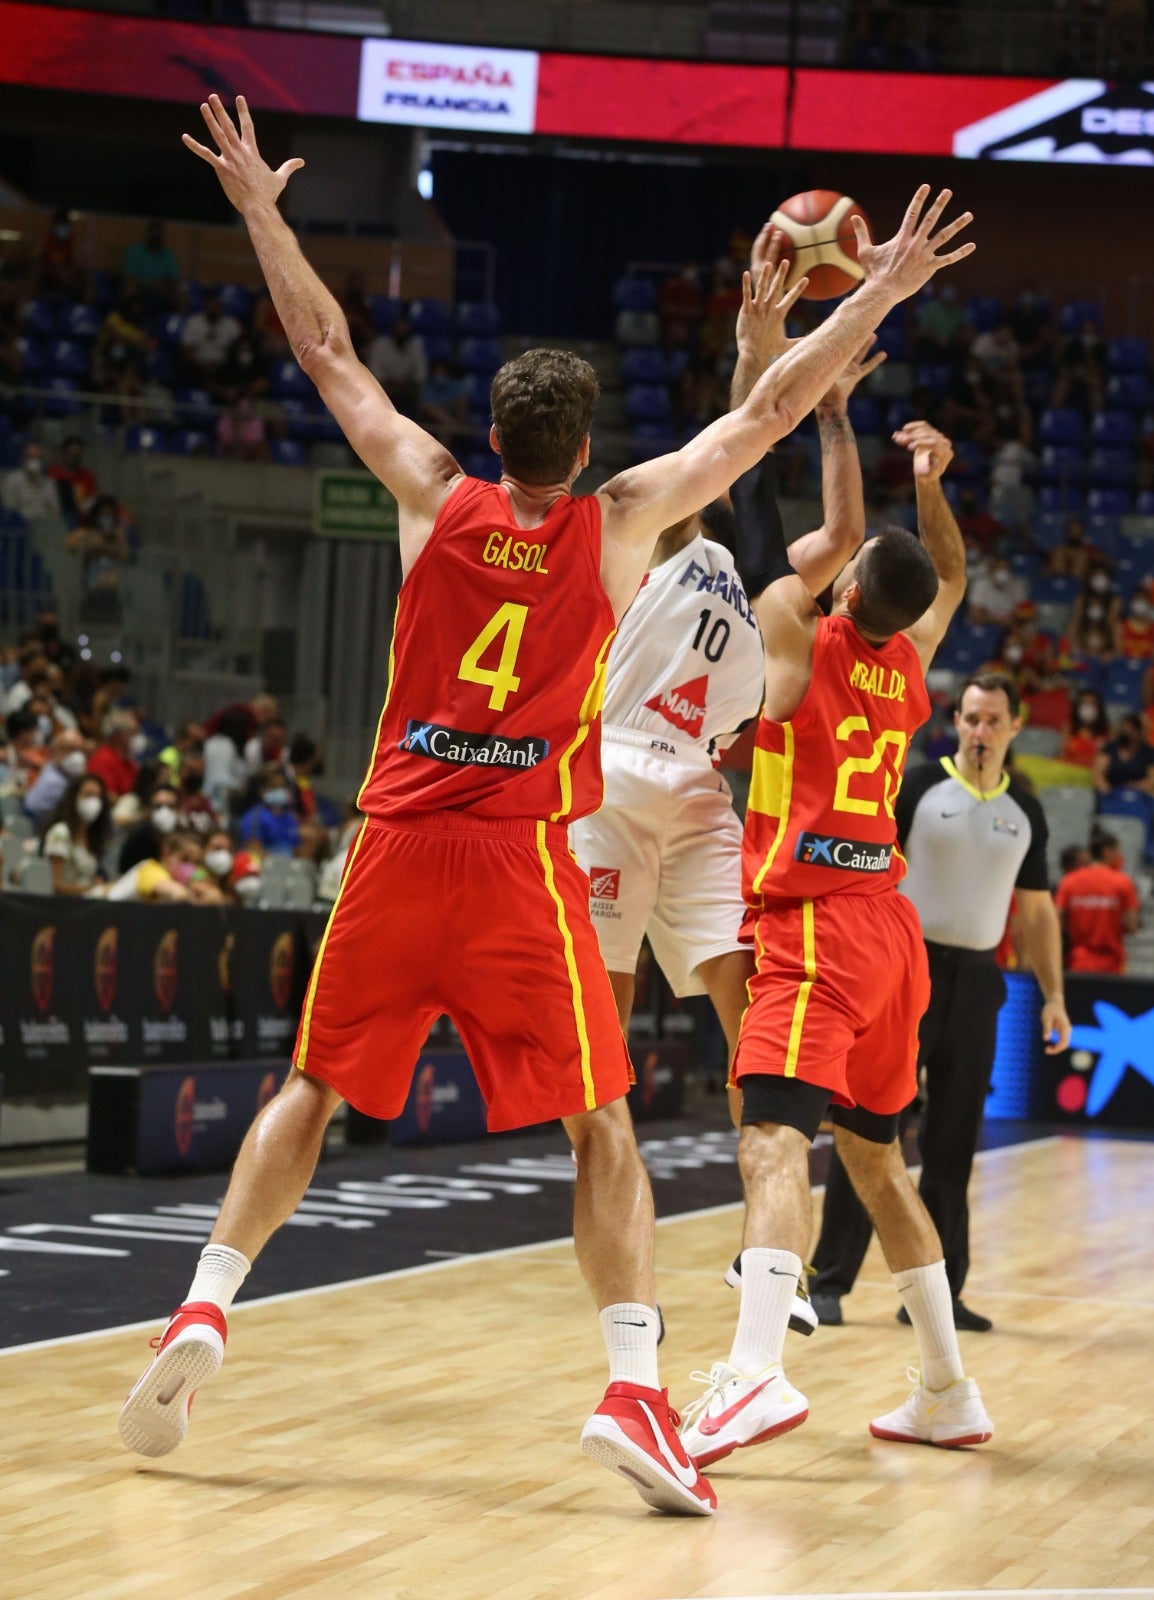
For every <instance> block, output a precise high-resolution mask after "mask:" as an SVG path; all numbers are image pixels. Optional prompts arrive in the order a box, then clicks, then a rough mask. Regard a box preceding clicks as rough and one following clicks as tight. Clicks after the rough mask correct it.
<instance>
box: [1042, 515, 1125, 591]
mask: <svg viewBox="0 0 1154 1600" xmlns="http://www.w3.org/2000/svg"><path fill="white" fill-rule="evenodd" d="M1113 565H1114V560H1113V557H1112V556H1108V555H1106V554H1105V553H1104V552H1103V551H1101V550H1097V549H1095V547H1094V546H1093V545H1092V544H1091V543H1090V541H1089V539H1087V537H1086V524H1085V523H1084V522H1083V521H1082V518H1081V517H1068V518H1067V519H1066V537H1065V538H1064V540H1063V541H1062V543H1061V544H1060V545H1056V546H1055V548H1054V549H1053V550H1051V551H1050V554H1049V556H1048V557H1047V560H1046V571H1047V573H1048V574H1049V576H1050V577H1052V578H1076V579H1077V580H1078V582H1079V583H1085V581H1086V579H1087V578H1088V577H1089V575H1090V568H1091V566H1095V567H1103V568H1108V567H1112V566H1113Z"/></svg>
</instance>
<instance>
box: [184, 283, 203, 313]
mask: <svg viewBox="0 0 1154 1600" xmlns="http://www.w3.org/2000/svg"><path fill="white" fill-rule="evenodd" d="M180 298H181V301H182V303H183V304H184V305H186V306H187V307H188V309H189V310H190V311H203V310H204V286H203V285H202V284H199V283H197V281H196V279H195V278H186V279H185V280H184V282H183V283H182V284H181V286H180Z"/></svg>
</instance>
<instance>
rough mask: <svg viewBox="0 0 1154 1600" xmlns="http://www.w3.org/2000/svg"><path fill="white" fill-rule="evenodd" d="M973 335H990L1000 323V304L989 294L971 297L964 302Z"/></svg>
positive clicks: (1001, 314) (1001, 316)
mask: <svg viewBox="0 0 1154 1600" xmlns="http://www.w3.org/2000/svg"><path fill="white" fill-rule="evenodd" d="M966 310H967V311H968V312H969V314H970V321H971V322H972V323H973V326H974V332H975V333H992V332H993V330H994V329H995V328H996V327H997V326H998V324H999V322H1001V321H1002V318H1003V315H1004V313H1003V311H1002V302H1001V301H1000V300H999V299H998V298H997V297H996V296H995V295H990V294H975V295H971V297H970V298H969V300H967V302H966Z"/></svg>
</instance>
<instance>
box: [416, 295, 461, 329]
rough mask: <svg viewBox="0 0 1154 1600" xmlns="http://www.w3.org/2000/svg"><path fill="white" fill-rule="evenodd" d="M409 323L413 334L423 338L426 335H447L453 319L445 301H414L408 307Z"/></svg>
mask: <svg viewBox="0 0 1154 1600" xmlns="http://www.w3.org/2000/svg"><path fill="white" fill-rule="evenodd" d="M409 321H410V322H411V323H412V325H413V332H414V333H419V334H421V336H422V337H425V336H426V335H428V334H442V335H444V334H448V332H449V330H450V328H451V327H452V325H453V318H452V313H451V309H450V306H449V303H448V301H447V300H414V301H412V303H411V304H410V306H409Z"/></svg>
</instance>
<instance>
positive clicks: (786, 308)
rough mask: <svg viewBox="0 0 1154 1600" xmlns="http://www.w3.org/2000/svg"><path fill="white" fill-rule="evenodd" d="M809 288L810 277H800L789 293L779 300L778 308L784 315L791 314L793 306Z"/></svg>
mask: <svg viewBox="0 0 1154 1600" xmlns="http://www.w3.org/2000/svg"><path fill="white" fill-rule="evenodd" d="M808 288H809V279H808V278H799V279H798V280H797V282H796V283H795V284H794V286H793V288H792V289H791V290H790V291H789V293H788V294H786V295H783V296H782V298H781V299H780V300H779V301H778V302H777V309H778V311H780V312H781V314H782V316H783V317H785V316H788V315H789V313H790V311H792V309H793V307H794V306H795V305H796V304H797V302H798V301H799V300H800V299H801V297H802V295H803V294H804V293H805V291H806V290H807V289H808Z"/></svg>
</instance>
